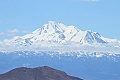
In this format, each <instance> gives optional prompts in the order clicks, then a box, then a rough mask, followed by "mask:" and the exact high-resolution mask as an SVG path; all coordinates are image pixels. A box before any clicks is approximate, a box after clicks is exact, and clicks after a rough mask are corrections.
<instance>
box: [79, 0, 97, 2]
mask: <svg viewBox="0 0 120 80" xmlns="http://www.w3.org/2000/svg"><path fill="white" fill-rule="evenodd" d="M80 1H83V2H97V1H99V0H80Z"/></svg>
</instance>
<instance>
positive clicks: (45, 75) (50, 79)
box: [0, 66, 82, 80]
mask: <svg viewBox="0 0 120 80" xmlns="http://www.w3.org/2000/svg"><path fill="white" fill-rule="evenodd" d="M0 80H82V79H80V78H77V77H72V76H68V75H67V74H66V73H65V72H62V71H59V70H55V69H53V68H50V67H48V66H44V67H38V68H25V67H23V68H17V69H14V70H11V71H9V72H7V73H5V74H1V75H0Z"/></svg>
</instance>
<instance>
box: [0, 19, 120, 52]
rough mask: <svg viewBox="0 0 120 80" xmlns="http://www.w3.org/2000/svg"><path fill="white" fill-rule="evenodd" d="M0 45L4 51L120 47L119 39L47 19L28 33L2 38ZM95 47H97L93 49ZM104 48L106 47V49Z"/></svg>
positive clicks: (0, 48)
mask: <svg viewBox="0 0 120 80" xmlns="http://www.w3.org/2000/svg"><path fill="white" fill-rule="evenodd" d="M0 45H1V46H0V50H1V51H6V49H7V50H8V51H11V50H12V51H16V50H17V51H21V50H22V51H23V50H24V49H25V51H30V50H32V51H35V50H40V51H41V50H45V51H46V50H47V51H48V48H49V49H50V50H52V51H54V50H58V49H59V51H62V50H63V49H64V50H67V48H68V50H72V51H74V50H76V49H77V51H78V50H80V49H82V50H86V47H85V46H87V47H88V46H89V48H87V50H88V49H89V50H91V49H94V50H97V49H98V48H99V49H100V48H103V50H104V51H106V50H108V49H107V48H106V47H109V48H111V47H112V48H111V49H110V50H113V48H116V47H117V48H120V41H118V40H115V39H108V38H104V37H102V36H101V35H100V34H99V33H97V32H93V31H89V30H86V31H83V30H79V29H78V28H76V27H75V26H66V25H64V24H62V23H57V22H55V21H49V22H47V23H46V24H44V25H43V26H42V27H41V28H39V29H36V30H35V31H33V32H32V33H30V34H27V35H24V36H16V37H14V38H13V39H11V40H4V41H3V42H1V43H0ZM8 46H9V48H8ZM91 46H92V48H91ZM103 46H104V47H103ZM96 47H98V48H97V49H95V48H96ZM73 48H74V49H73ZM104 48H106V50H105V49H104ZM13 49H14V50H13ZM68 50H67V51H68ZM103 50H102V51H103ZM110 50H108V51H110ZM117 50H119V49H117Z"/></svg>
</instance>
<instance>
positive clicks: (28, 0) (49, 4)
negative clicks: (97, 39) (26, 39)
mask: <svg viewBox="0 0 120 80" xmlns="http://www.w3.org/2000/svg"><path fill="white" fill-rule="evenodd" d="M48 21H56V22H61V23H63V24H65V25H74V26H76V27H77V28H79V29H81V30H92V31H96V32H99V33H100V34H101V35H102V36H104V37H107V38H116V39H119V40H120V0H0V40H3V39H6V38H7V39H9V38H12V37H13V36H16V35H24V34H26V33H29V32H32V31H34V30H35V29H37V28H40V27H41V26H42V25H43V24H44V23H46V22H48Z"/></svg>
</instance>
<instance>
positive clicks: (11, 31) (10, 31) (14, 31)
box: [8, 29, 19, 33]
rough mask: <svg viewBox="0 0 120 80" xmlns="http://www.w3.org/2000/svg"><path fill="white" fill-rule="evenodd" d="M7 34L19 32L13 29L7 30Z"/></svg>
mask: <svg viewBox="0 0 120 80" xmlns="http://www.w3.org/2000/svg"><path fill="white" fill-rule="evenodd" d="M8 32H9V33H18V32H19V30H18V29H13V30H9V31H8Z"/></svg>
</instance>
